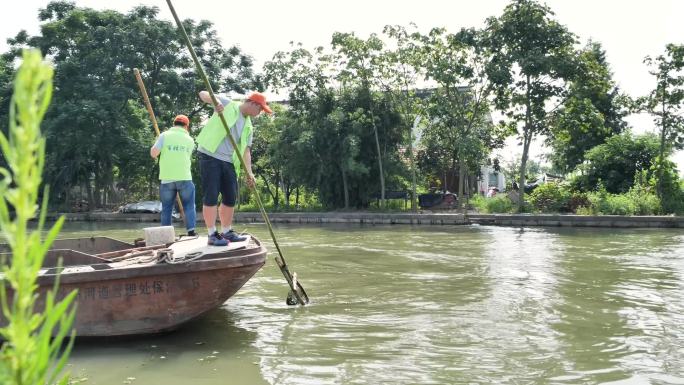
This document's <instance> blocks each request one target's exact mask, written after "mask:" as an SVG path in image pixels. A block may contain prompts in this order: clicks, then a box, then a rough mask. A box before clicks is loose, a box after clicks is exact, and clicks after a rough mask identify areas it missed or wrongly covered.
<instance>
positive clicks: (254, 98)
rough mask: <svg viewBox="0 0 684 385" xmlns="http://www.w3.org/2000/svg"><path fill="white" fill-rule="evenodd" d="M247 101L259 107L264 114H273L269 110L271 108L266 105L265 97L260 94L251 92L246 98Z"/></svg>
mask: <svg viewBox="0 0 684 385" xmlns="http://www.w3.org/2000/svg"><path fill="white" fill-rule="evenodd" d="M247 100H249V101H250V102H254V103H256V104H258V105H260V106H261V109H262V110H264V112H266V113H267V114H271V113H273V110H271V107H269V106H268V104H267V103H266V97H265V96H264V95H263V94H262V93H260V92H252V94H251V95H249V97H247Z"/></svg>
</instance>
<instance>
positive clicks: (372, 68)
mask: <svg viewBox="0 0 684 385" xmlns="http://www.w3.org/2000/svg"><path fill="white" fill-rule="evenodd" d="M332 45H333V49H335V50H337V54H338V57H339V58H340V62H339V64H340V65H341V66H343V69H342V71H341V73H340V77H339V80H340V81H341V82H343V83H345V84H351V85H354V84H356V85H358V86H360V89H361V90H363V91H364V92H366V93H367V94H368V96H367V97H365V98H364V99H365V100H367V101H368V103H369V104H368V105H367V111H368V112H369V113H370V116H369V120H370V123H371V126H372V127H373V135H374V139H375V150H376V153H377V161H378V174H379V177H380V178H379V179H380V207H383V208H384V206H385V173H384V171H383V167H382V164H383V154H384V152H383V151H382V149H381V147H383V146H381V145H380V135H379V134H378V127H377V123H376V119H377V117H376V113H377V107H376V106H374V105H373V100H374V98H373V96H372V93H373V92H374V91H375V90H377V89H378V86H377V83H376V82H377V80H376V79H377V78H378V77H379V64H380V62H381V52H382V49H383V42H382V40H380V38H379V37H378V36H377V35H375V34H371V36H370V37H369V38H368V39H367V40H363V39H361V38H358V37H356V36H355V35H354V33H340V32H335V33H334V34H333V38H332ZM383 142H384V140H383Z"/></svg>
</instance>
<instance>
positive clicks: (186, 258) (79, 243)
mask: <svg viewBox="0 0 684 385" xmlns="http://www.w3.org/2000/svg"><path fill="white" fill-rule="evenodd" d="M60 257H61V258H62V267H61V268H58V267H57V266H58V259H59V258H60ZM265 261H266V249H265V248H264V247H263V246H262V245H261V242H259V240H258V239H256V238H254V237H252V236H248V237H247V240H245V241H243V242H234V243H230V244H229V245H228V246H222V247H220V246H207V238H206V237H194V238H186V239H181V240H180V241H178V242H175V243H172V244H167V245H158V246H150V247H145V245H144V243H137V244H132V243H126V242H122V241H119V240H115V239H111V238H107V237H93V238H79V239H63V240H57V241H55V242H54V244H53V245H52V249H51V250H50V251H49V252H48V255H47V256H46V258H45V263H44V264H43V268H42V269H41V271H40V276H39V278H38V284H39V291H40V292H45V291H46V290H50V289H52V287H53V285H54V282H55V278H56V277H57V273H58V272H59V271H61V274H60V278H59V279H60V281H59V282H60V286H59V292H58V298H63V297H64V296H65V295H66V294H67V293H69V292H71V291H72V290H74V289H78V296H77V299H76V302H77V303H78V306H77V310H76V319H75V321H74V327H75V328H76V334H77V336H81V337H83V336H91V337H92V336H119V335H132V334H146V333H158V332H163V331H168V330H172V329H174V328H177V327H178V326H179V325H181V324H183V323H185V322H187V321H189V320H191V319H193V318H196V317H198V316H200V315H202V314H203V313H205V312H207V311H208V310H211V309H213V308H216V307H218V306H220V305H221V304H223V303H224V302H225V301H226V300H227V299H228V298H230V297H231V296H232V295H233V294H235V293H236V292H237V291H238V290H239V289H240V288H241V287H242V286H243V285H244V284H245V283H246V282H247V281H248V280H249V279H250V278H251V277H252V276H253V275H254V274H255V273H256V272H257V271H258V270H259V269H260V268H261V266H263V265H264V263H265ZM8 294H9V295H10V298H11V291H10V289H9V288H8ZM42 297H43V296H39V303H38V304H37V308H38V309H40V308H42V303H41V302H40V298H42Z"/></svg>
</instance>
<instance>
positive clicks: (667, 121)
mask: <svg viewBox="0 0 684 385" xmlns="http://www.w3.org/2000/svg"><path fill="white" fill-rule="evenodd" d="M644 62H645V63H646V64H647V65H648V66H649V67H651V71H649V73H650V74H651V75H653V76H655V77H656V88H655V89H654V90H653V91H651V93H650V94H649V95H648V96H645V97H642V98H640V99H639V105H640V106H641V109H642V110H643V111H646V112H648V113H649V114H651V115H653V116H654V121H655V123H656V125H657V126H658V127H659V128H660V145H659V150H658V154H659V156H658V174H657V175H658V180H657V188H656V190H657V192H658V197H659V198H660V199H661V200H662V199H663V198H664V188H663V181H664V176H665V168H666V158H665V157H666V155H667V154H669V153H670V152H671V151H672V150H673V149H682V148H684V116H682V107H683V105H684V72H682V70H683V69H684V45H675V44H668V45H667V46H666V47H665V54H663V55H659V56H657V57H656V58H651V57H650V56H647V57H646V59H645V60H644Z"/></svg>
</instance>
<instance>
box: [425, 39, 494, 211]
mask: <svg viewBox="0 0 684 385" xmlns="http://www.w3.org/2000/svg"><path fill="white" fill-rule="evenodd" d="M418 38H419V39H420V41H421V43H422V44H421V53H422V56H421V61H422V63H423V65H424V68H425V69H424V70H425V74H426V78H427V79H429V80H431V81H434V82H435V83H437V88H436V89H434V90H433V91H432V92H431V93H430V95H429V96H428V108H427V110H428V114H429V115H430V123H429V124H428V126H427V128H426V129H425V131H424V133H423V137H424V140H425V142H426V143H428V148H433V149H434V148H435V147H440V146H442V147H443V148H444V150H443V151H441V153H442V154H444V155H446V156H447V159H445V160H444V161H442V162H440V163H442V164H443V165H446V166H447V167H448V168H449V169H452V170H453V169H455V168H456V165H458V169H459V183H458V197H459V204H460V205H463V204H464V201H465V200H464V199H463V198H464V195H463V192H464V186H465V180H466V175H467V170H469V169H470V170H479V166H480V164H482V162H483V161H484V160H485V159H486V158H487V155H488V154H489V151H490V149H491V148H492V147H495V146H496V145H497V139H496V138H495V134H494V131H493V125H492V124H491V117H490V115H489V102H488V97H489V94H490V92H491V89H492V88H491V84H490V82H489V81H488V79H487V77H486V74H485V64H486V59H487V52H486V51H484V50H483V49H482V46H483V44H481V34H480V32H478V31H475V30H466V29H463V30H461V31H459V32H458V33H456V34H448V33H447V32H446V30H445V29H443V28H435V29H433V30H432V31H430V33H429V34H428V35H427V36H420V37H418ZM463 207H465V206H463Z"/></svg>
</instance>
